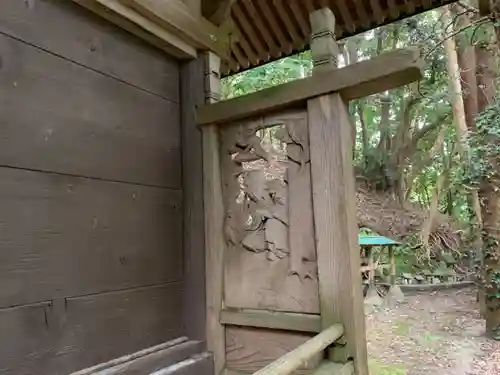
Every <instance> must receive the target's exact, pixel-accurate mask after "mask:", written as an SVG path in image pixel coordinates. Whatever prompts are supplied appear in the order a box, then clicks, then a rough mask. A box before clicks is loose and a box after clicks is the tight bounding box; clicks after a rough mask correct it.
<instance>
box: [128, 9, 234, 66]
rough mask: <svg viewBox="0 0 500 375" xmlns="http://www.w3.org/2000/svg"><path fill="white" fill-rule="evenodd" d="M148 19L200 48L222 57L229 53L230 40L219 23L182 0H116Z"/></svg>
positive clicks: (225, 57)
mask: <svg viewBox="0 0 500 375" xmlns="http://www.w3.org/2000/svg"><path fill="white" fill-rule="evenodd" d="M119 1H120V3H122V4H124V5H127V6H128V7H130V8H131V9H133V10H135V11H137V12H138V13H140V14H142V15H143V16H144V17H146V18H147V19H149V20H151V21H153V22H154V23H156V24H158V25H161V26H162V27H163V28H164V29H165V30H169V31H172V32H173V33H174V34H175V35H177V36H178V37H179V38H181V39H183V40H186V41H187V42H188V43H189V44H192V45H193V46H195V47H197V48H199V49H201V50H209V51H213V52H214V53H216V54H217V55H218V56H220V57H221V58H224V59H227V58H228V56H229V53H228V52H229V44H228V40H227V37H225V36H224V35H223V34H222V33H221V32H220V29H219V28H218V27H216V26H215V25H214V24H212V23H211V22H209V21H208V20H207V19H205V18H203V17H201V16H196V12H193V11H191V10H190V9H189V8H188V7H187V6H186V5H185V4H184V3H183V2H182V1H181V0H169V1H168V2H164V1H162V0H119Z"/></svg>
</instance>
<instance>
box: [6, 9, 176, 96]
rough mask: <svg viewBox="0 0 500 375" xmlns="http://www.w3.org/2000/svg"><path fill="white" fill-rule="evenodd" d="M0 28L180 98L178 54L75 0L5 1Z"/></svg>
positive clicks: (110, 74) (118, 76)
mask: <svg viewBox="0 0 500 375" xmlns="http://www.w3.org/2000/svg"><path fill="white" fill-rule="evenodd" d="M68 30H71V32H68ZM0 32H1V33H4V34H6V35H10V36H13V37H15V38H18V39H20V40H23V41H25V42H26V43H29V44H33V45H35V46H37V47H40V48H43V49H45V50H47V51H50V52H51V53H54V54H57V55H60V56H62V57H64V58H66V59H68V60H72V61H75V62H77V63H79V64H82V65H85V66H87V67H89V68H91V69H94V70H97V71H100V72H102V73H104V74H107V75H109V76H112V77H115V78H117V79H119V80H122V81H125V82H128V83H129V84H132V85H134V86H137V87H140V88H142V89H144V90H147V91H151V92H153V93H155V94H156V95H159V96H162V97H164V98H167V99H169V100H172V101H175V102H178V101H179V69H178V64H177V62H176V61H175V60H174V59H173V58H171V57H169V56H168V55H167V54H166V53H162V52H160V51H158V50H156V49H155V48H153V47H149V46H148V45H147V44H146V43H144V42H143V41H141V40H139V39H138V38H136V37H134V36H132V35H130V34H129V33H127V32H125V31H123V30H120V29H119V28H117V27H115V26H113V25H111V24H110V23H109V22H107V21H104V20H102V19H100V18H99V17H97V16H95V15H93V14H91V13H90V12H88V11H86V10H85V9H83V8H82V7H81V6H78V5H77V4H74V3H73V2H71V1H67V0H30V1H19V0H2V1H0Z"/></svg>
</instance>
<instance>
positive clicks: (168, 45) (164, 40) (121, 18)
mask: <svg viewBox="0 0 500 375" xmlns="http://www.w3.org/2000/svg"><path fill="white" fill-rule="evenodd" d="M73 1H74V2H75V3H77V4H79V5H81V6H83V7H84V8H87V9H88V10H90V11H92V12H94V13H96V14H97V15H99V16H100V17H102V18H104V19H106V20H107V21H109V22H111V23H113V24H115V25H116V26H118V27H120V28H122V29H124V30H126V31H128V32H129V33H131V34H134V35H136V36H138V37H139V38H141V39H143V40H145V41H146V42H148V43H150V44H152V45H154V46H155V47H157V48H159V49H161V50H163V51H165V52H167V53H168V54H170V55H172V56H174V57H177V58H179V59H193V58H196V56H197V53H196V49H195V48H194V47H193V46H191V45H190V44H189V43H186V42H185V41H184V40H182V39H181V38H179V37H177V36H176V35H174V34H173V33H171V32H169V31H167V30H165V29H163V28H162V27H160V26H159V25H157V24H155V23H153V22H151V21H150V20H148V19H147V18H145V17H144V16H142V15H140V14H139V13H137V12H136V11H134V10H132V9H130V8H128V7H126V6H125V5H123V4H121V3H120V2H119V1H118V0H73Z"/></svg>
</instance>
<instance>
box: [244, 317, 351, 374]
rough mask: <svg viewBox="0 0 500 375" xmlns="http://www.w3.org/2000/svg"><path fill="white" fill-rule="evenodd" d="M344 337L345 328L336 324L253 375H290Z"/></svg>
mask: <svg viewBox="0 0 500 375" xmlns="http://www.w3.org/2000/svg"><path fill="white" fill-rule="evenodd" d="M343 335H344V327H343V326H342V324H334V325H332V326H331V327H330V328H327V329H325V330H323V331H322V332H321V333H319V334H318V335H316V336H314V337H313V338H311V339H310V340H308V341H306V342H305V343H303V344H302V345H300V346H299V347H297V348H296V349H294V350H292V351H290V352H288V353H287V354H285V355H284V356H282V357H280V358H278V359H277V360H275V361H274V362H271V363H270V364H269V365H267V366H266V367H264V368H262V369H260V370H259V371H257V372H256V373H254V374H253V375H289V374H291V373H292V372H294V371H296V370H297V369H298V368H300V367H301V366H302V365H304V364H305V363H306V362H307V361H308V360H310V359H311V358H313V357H314V356H315V355H316V354H318V353H320V352H321V351H323V350H325V349H326V348H327V347H328V346H330V345H331V344H333V343H334V342H335V341H337V340H338V339H339V338H341V337H342V336H343ZM328 365H330V364H328ZM331 365H334V364H331ZM325 374H326V372H325Z"/></svg>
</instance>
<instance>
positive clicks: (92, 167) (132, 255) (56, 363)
mask: <svg viewBox="0 0 500 375" xmlns="http://www.w3.org/2000/svg"><path fill="white" fill-rule="evenodd" d="M179 92H180V89H179V66H178V64H177V62H176V61H175V60H173V59H169V58H168V57H167V56H165V55H164V54H161V53H159V52H157V51H155V50H153V49H151V48H149V47H147V46H145V45H144V44H143V42H141V41H140V40H138V39H135V38H134V37H133V36H131V35H129V34H127V33H125V32H122V31H120V30H118V29H116V28H115V27H113V26H112V25H108V24H107V23H105V22H104V21H101V20H99V19H98V18H97V17H95V16H94V15H92V14H90V13H88V12H87V11H85V10H84V9H81V8H80V7H78V6H77V5H75V4H74V3H73V2H71V1H69V0H1V1H0V374H2V375H6V374H9V375H10V374H15V375H28V374H30V375H31V374H37V375H45V374H50V375H57V374H67V373H69V372H71V371H73V370H76V369H80V368H84V367H87V366H90V365H93V364H96V363H99V362H102V361H105V360H108V359H111V358H113V357H117V356H120V355H123V354H126V353H130V352H134V351H136V350H139V349H142V348H145V347H148V346H152V345H155V344H158V343H160V342H163V341H166V340H169V339H172V338H174V337H177V336H179V335H181V334H183V333H184V332H183V328H182V324H180V319H181V316H182V303H183V296H182V293H183V254H182V189H181V187H182V173H181V163H182V160H181V129H180V126H179V124H180V114H179V107H180V105H179V96H180V94H179Z"/></svg>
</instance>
